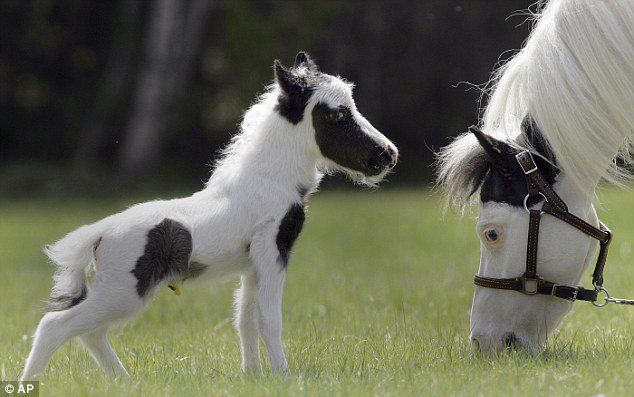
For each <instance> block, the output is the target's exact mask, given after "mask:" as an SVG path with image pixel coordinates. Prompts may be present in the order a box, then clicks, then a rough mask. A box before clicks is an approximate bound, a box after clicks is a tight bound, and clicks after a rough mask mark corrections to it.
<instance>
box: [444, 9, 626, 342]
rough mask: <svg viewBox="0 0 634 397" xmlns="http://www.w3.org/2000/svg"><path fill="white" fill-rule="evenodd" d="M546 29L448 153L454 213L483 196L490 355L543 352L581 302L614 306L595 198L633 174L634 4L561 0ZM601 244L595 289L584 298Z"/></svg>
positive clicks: (482, 317) (511, 65)
mask: <svg viewBox="0 0 634 397" xmlns="http://www.w3.org/2000/svg"><path fill="white" fill-rule="evenodd" d="M535 19H536V23H535V26H534V28H533V30H532V32H531V34H530V36H529V38H528V40H527V41H526V44H525V46H524V48H522V49H521V50H520V51H519V52H518V53H517V54H516V55H515V56H514V57H513V58H512V59H511V60H509V61H508V62H507V63H506V64H505V65H503V66H502V67H500V69H499V70H498V71H497V73H496V74H495V76H494V77H493V80H492V90H491V95H490V97H489V101H488V104H487V107H486V110H485V112H484V116H483V120H482V130H480V129H478V128H476V127H474V128H472V129H471V130H472V132H473V134H468V133H467V134H463V135H461V136H459V137H458V138H456V139H455V141H454V142H453V143H451V144H450V145H449V146H447V147H445V148H444V149H442V151H441V152H440V154H439V165H440V166H439V179H438V181H439V184H440V186H441V187H442V188H443V190H444V192H445V194H446V197H447V198H448V199H447V201H448V203H453V204H456V205H458V206H459V207H462V208H464V206H465V205H466V204H467V203H468V202H469V200H470V198H471V197H472V196H474V194H475V193H477V192H479V198H480V203H479V204H480V207H479V216H478V224H477V234H478V236H479V238H480V241H481V243H480V247H481V257H480V267H479V269H478V274H477V276H476V277H475V283H476V289H475V294H474V298H473V306H472V310H471V340H472V341H473V343H474V344H476V345H477V346H479V347H480V348H481V349H482V350H485V351H496V350H501V349H504V348H507V347H511V346H512V347H515V348H518V347H520V346H521V347H522V348H524V349H525V350H528V351H530V352H537V351H540V350H541V349H543V347H544V346H545V342H546V339H547V337H548V335H549V334H550V333H551V332H552V331H553V330H555V329H556V328H557V327H558V326H559V325H560V323H561V321H562V319H563V318H564V316H565V315H566V314H567V313H569V312H570V310H571V309H572V306H573V304H572V302H573V301H575V300H588V301H593V302H594V303H598V302H603V301H602V298H603V296H604V295H602V294H601V293H602V292H604V291H605V290H604V289H603V286H602V285H603V277H602V271H603V265H604V264H605V256H606V254H607V245H608V243H609V240H610V237H611V235H610V232H609V231H608V230H607V229H606V228H605V227H604V226H603V225H602V224H600V222H599V220H598V218H597V214H596V212H595V209H594V206H593V199H594V197H595V189H596V187H597V184H598V183H599V182H600V181H601V180H602V179H603V180H607V181H609V182H613V183H619V182H621V181H622V180H623V178H624V177H625V176H626V174H627V172H626V171H627V170H626V169H625V168H626V167H627V165H630V164H632V156H631V152H632V139H633V138H634V1H607V0H606V1H599V0H597V1H589V0H553V1H551V2H549V3H547V4H546V5H545V6H544V7H543V8H542V9H541V10H540V12H539V13H538V15H536V18H535ZM483 131H484V132H483ZM527 236H528V237H527ZM599 245H601V248H602V249H601V250H600V254H599V259H598V262H597V266H596V267H595V272H594V273H593V284H594V286H595V288H592V289H585V288H583V287H577V286H578V285H579V284H580V282H581V278H582V275H583V274H584V271H586V269H587V268H588V267H589V265H590V263H591V262H592V260H593V258H594V256H595V254H596V251H597V247H598V246H599ZM599 296H600V297H601V298H599ZM597 299H598V300H597Z"/></svg>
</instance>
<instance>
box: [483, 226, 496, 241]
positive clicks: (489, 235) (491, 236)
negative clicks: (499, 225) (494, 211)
mask: <svg viewBox="0 0 634 397" xmlns="http://www.w3.org/2000/svg"><path fill="white" fill-rule="evenodd" d="M484 238H486V240H487V241H489V242H491V243H494V242H496V241H498V239H499V238H500V236H499V235H498V232H497V230H495V229H487V230H486V231H485V232H484Z"/></svg>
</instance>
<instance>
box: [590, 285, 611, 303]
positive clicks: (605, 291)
mask: <svg viewBox="0 0 634 397" xmlns="http://www.w3.org/2000/svg"><path fill="white" fill-rule="evenodd" d="M594 289H595V290H597V292H603V293H604V294H605V298H603V303H598V301H593V302H592V304H593V305H595V306H596V307H603V306H605V305H607V304H608V303H610V299H612V296H610V293H609V292H608V290H607V289H605V288H603V287H602V286H600V285H595V286H594ZM597 298H598V297H597Z"/></svg>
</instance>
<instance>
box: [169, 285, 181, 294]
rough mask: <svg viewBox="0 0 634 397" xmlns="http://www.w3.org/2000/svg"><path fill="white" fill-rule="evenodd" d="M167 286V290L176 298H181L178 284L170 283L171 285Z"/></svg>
mask: <svg viewBox="0 0 634 397" xmlns="http://www.w3.org/2000/svg"><path fill="white" fill-rule="evenodd" d="M167 286H168V287H169V289H171V290H172V291H174V293H175V294H176V296H181V289H180V286H179V285H178V284H176V283H172V284H168V285H167Z"/></svg>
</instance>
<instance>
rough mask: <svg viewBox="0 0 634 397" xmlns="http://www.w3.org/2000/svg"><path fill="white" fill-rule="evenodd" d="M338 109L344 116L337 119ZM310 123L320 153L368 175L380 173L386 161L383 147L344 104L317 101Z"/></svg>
mask: <svg viewBox="0 0 634 397" xmlns="http://www.w3.org/2000/svg"><path fill="white" fill-rule="evenodd" d="M337 112H344V113H345V117H343V118H342V119H341V120H339V121H337V120H336V119H335V118H334V117H335V115H336V113H337ZM313 125H314V126H315V139H316V141H317V146H319V150H320V151H321V154H323V155H324V157H326V158H329V159H330V160H332V161H334V162H335V163H337V164H339V165H341V166H344V167H346V168H350V169H351V170H355V171H359V172H362V173H363V174H364V175H367V176H373V175H378V174H380V173H381V172H382V171H383V170H384V169H385V166H386V165H387V163H389V159H388V158H387V157H386V158H384V157H385V156H387V154H386V153H387V152H386V151H385V149H383V148H382V147H380V146H379V145H377V143H376V141H375V140H374V139H372V138H371V137H370V136H369V135H368V134H366V133H365V132H364V131H363V130H362V129H361V126H359V124H358V123H357V122H356V121H355V120H354V117H353V116H352V113H351V111H350V109H348V108H347V107H344V106H342V107H339V108H334V109H333V108H331V107H329V106H328V105H326V104H324V103H318V104H317V105H315V107H314V108H313Z"/></svg>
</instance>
